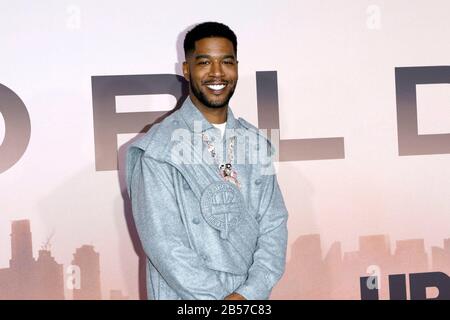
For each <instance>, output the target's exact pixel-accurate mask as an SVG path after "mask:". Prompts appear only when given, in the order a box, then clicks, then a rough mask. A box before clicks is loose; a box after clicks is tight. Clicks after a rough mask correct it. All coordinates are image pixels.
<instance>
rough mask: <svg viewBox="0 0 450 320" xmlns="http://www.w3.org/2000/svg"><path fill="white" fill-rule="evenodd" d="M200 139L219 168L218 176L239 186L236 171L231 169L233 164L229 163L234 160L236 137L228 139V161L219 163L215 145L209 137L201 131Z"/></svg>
mask: <svg viewBox="0 0 450 320" xmlns="http://www.w3.org/2000/svg"><path fill="white" fill-rule="evenodd" d="M202 140H203V141H204V142H205V143H206V146H207V147H208V151H209V153H210V154H211V157H212V158H213V160H214V162H215V164H216V165H217V166H218V169H219V176H220V177H221V178H222V179H223V180H225V181H228V182H231V183H232V184H234V185H235V186H236V187H238V188H240V183H239V181H238V179H237V172H236V170H234V169H233V166H232V165H231V163H232V162H233V160H234V145H235V143H236V137H232V138H230V139H229V141H230V142H229V144H228V148H227V155H228V157H229V158H228V162H226V163H222V164H219V163H218V161H217V153H216V147H215V146H214V144H213V143H212V142H211V139H210V138H209V137H208V135H207V134H206V133H202Z"/></svg>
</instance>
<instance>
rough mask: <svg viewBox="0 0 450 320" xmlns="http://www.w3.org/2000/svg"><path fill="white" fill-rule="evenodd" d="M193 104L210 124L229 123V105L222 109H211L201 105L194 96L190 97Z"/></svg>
mask: <svg viewBox="0 0 450 320" xmlns="http://www.w3.org/2000/svg"><path fill="white" fill-rule="evenodd" d="M189 97H190V98H191V101H192V103H193V104H194V106H196V107H197V109H198V110H199V111H200V112H201V113H202V114H203V116H204V117H205V118H206V120H208V122H209V123H224V122H225V121H227V114H228V105H226V106H223V107H221V108H209V107H207V106H205V105H204V104H203V103H201V102H200V101H199V100H198V99H197V98H196V97H195V96H194V95H189Z"/></svg>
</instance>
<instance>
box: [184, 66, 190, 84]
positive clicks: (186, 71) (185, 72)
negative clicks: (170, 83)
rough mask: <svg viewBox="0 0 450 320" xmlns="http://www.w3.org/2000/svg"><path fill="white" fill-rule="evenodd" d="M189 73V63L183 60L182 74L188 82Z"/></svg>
mask: <svg viewBox="0 0 450 320" xmlns="http://www.w3.org/2000/svg"><path fill="white" fill-rule="evenodd" d="M189 75H190V71H189V64H188V63H187V62H186V61H184V62H183V76H184V79H186V81H187V82H189V78H190V77H189Z"/></svg>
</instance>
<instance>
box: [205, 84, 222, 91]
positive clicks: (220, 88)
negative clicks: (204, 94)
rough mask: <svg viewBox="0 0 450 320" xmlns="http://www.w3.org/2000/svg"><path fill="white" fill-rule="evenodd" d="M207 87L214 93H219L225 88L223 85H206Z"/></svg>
mask: <svg viewBox="0 0 450 320" xmlns="http://www.w3.org/2000/svg"><path fill="white" fill-rule="evenodd" d="M207 87H208V88H209V89H211V90H214V91H220V90H222V89H223V88H225V87H226V85H224V84H208V85H207Z"/></svg>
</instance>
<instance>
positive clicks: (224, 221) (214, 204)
mask: <svg viewBox="0 0 450 320" xmlns="http://www.w3.org/2000/svg"><path fill="white" fill-rule="evenodd" d="M200 206H201V210H202V214H203V217H204V218H205V220H206V221H207V222H208V224H209V225H210V226H211V227H213V228H214V229H217V230H219V231H220V236H221V237H222V239H227V238H228V234H229V232H230V230H232V229H233V228H234V227H235V226H236V224H237V223H238V221H239V217H240V215H241V214H243V213H244V210H245V205H244V198H243V197H242V194H241V192H240V191H239V189H238V188H237V187H235V186H234V185H233V184H231V183H229V182H221V181H218V182H213V183H211V184H210V185H209V186H207V187H206V189H205V191H203V194H202V198H201V200H200Z"/></svg>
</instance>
